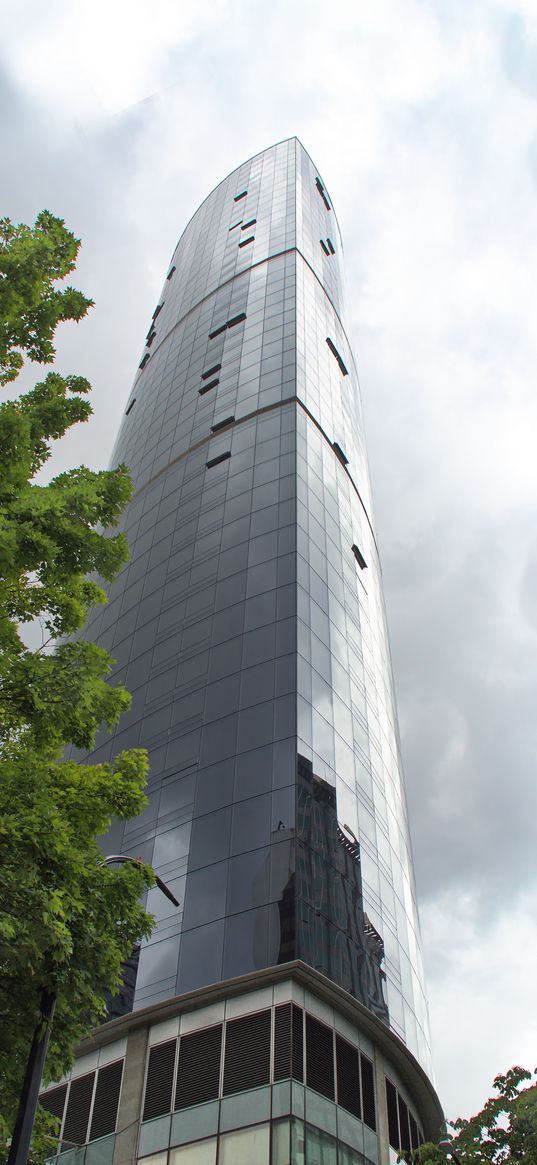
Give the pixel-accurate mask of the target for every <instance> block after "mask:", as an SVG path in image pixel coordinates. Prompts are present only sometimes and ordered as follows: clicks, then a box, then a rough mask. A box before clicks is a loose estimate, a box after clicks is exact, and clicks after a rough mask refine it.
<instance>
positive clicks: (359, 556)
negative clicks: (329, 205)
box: [352, 542, 367, 570]
mask: <svg viewBox="0 0 537 1165" xmlns="http://www.w3.org/2000/svg"><path fill="white" fill-rule="evenodd" d="M352 553H353V554H354V557H355V559H356V561H357V563H358V566H359V567H360V570H365V569H366V567H367V562H366V560H365V558H364V556H363V554H362V552H361V550H359V549H358V547H357V545H356V542H355V543H354V544H353V547H352Z"/></svg>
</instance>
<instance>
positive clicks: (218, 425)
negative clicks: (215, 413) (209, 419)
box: [211, 417, 235, 433]
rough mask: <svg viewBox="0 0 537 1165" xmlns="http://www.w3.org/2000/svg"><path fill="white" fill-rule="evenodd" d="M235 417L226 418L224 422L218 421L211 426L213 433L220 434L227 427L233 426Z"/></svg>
mask: <svg viewBox="0 0 537 1165" xmlns="http://www.w3.org/2000/svg"><path fill="white" fill-rule="evenodd" d="M234 420H235V417H224V420H223V421H217V422H216V424H215V425H211V433H218V432H219V431H220V429H224V428H225V427H226V425H232V424H233V422H234Z"/></svg>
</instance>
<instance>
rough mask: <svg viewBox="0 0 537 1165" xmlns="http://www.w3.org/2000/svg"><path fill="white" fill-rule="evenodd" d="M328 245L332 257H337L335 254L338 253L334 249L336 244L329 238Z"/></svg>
mask: <svg viewBox="0 0 537 1165" xmlns="http://www.w3.org/2000/svg"><path fill="white" fill-rule="evenodd" d="M326 243H327V246H328V250H329V251H330V254H331V255H335V253H336V252H335V248H334V244H333V242H332V239H328V238H327V240H326Z"/></svg>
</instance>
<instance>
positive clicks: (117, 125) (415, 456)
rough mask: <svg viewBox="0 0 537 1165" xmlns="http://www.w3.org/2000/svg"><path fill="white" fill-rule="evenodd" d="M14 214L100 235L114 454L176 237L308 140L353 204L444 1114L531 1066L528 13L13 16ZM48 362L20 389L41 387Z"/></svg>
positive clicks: (99, 332) (535, 929)
mask: <svg viewBox="0 0 537 1165" xmlns="http://www.w3.org/2000/svg"><path fill="white" fill-rule="evenodd" d="M1 7H2V9H3V11H2V40H1V43H0V135H1V137H0V141H1V156H2V160H3V165H2V170H3V173H2V176H1V177H0V192H1V202H0V213H1V214H6V215H9V216H10V217H11V218H13V219H15V220H17V221H24V222H30V221H33V220H34V219H35V216H36V215H37V214H38V212H39V211H40V210H41V209H42V208H43V207H47V208H48V209H49V210H51V211H53V212H54V213H55V214H58V215H60V216H61V217H63V218H65V220H66V222H67V224H68V225H69V227H70V228H71V229H72V230H73V231H74V232H75V234H76V235H77V236H79V237H81V238H82V239H83V246H82V249H81V253H80V261H79V264H78V268H77V273H76V278H75V279H74V282H75V285H76V286H79V287H81V288H82V289H83V290H84V291H85V292H86V293H87V294H89V295H91V297H92V298H93V299H94V300H95V308H94V309H93V311H92V312H91V315H90V316H89V317H88V319H87V320H85V321H84V322H83V323H82V324H80V325H78V326H77V325H74V324H68V325H64V326H63V330H62V332H61V334H60V336H59V344H58V360H57V367H58V369H59V371H62V372H77V373H80V374H83V375H85V376H87V377H88V378H89V379H90V380H91V381H92V384H93V407H94V410H95V415H94V417H93V419H92V421H91V422H90V423H89V425H87V426H85V427H83V428H80V429H79V430H77V431H76V432H73V433H71V434H70V435H69V436H68V437H66V438H65V439H64V440H63V441H62V442H61V445H59V446H58V448H57V451H56V453H55V457H54V461H53V463H52V471H53V472H60V471H61V470H62V469H65V468H68V467H70V466H73V465H76V464H79V463H80V462H82V461H83V462H84V463H85V464H88V465H90V466H91V467H92V468H99V467H102V466H105V465H106V464H107V460H108V457H109V455H110V452H111V447H112V443H113V439H114V435H115V432H116V430H117V427H118V425H119V421H120V418H121V416H122V413H123V411H124V408H125V403H126V399H127V396H128V393H129V388H130V384H131V382H132V379H133V377H134V372H135V369H136V367H137V364H138V361H139V359H140V353H141V349H142V343H143V338H144V336H145V333H146V331H147V324H148V320H149V319H150V317H151V314H152V311H153V309H154V305H155V303H156V302H157V297H158V295H159V292H160V289H161V287H162V282H163V277H164V273H165V270H166V267H167V264H168V262H169V259H170V256H171V254H172V251H173V249H174V247H175V244H176V242H177V239H178V237H179V235H180V233H181V232H182V230H183V228H184V226H185V225H186V223H187V221H188V219H189V218H190V216H191V215H192V213H193V212H194V210H195V209H196V208H197V206H198V205H199V203H200V202H201V201H202V199H203V198H204V197H205V196H206V195H207V194H208V193H209V191H210V190H211V189H212V188H213V187H214V186H215V185H216V184H217V183H218V182H219V181H220V180H221V179H222V178H223V177H225V175H226V174H228V173H229V172H230V171H231V170H232V169H233V168H234V167H235V166H237V165H239V164H240V163H241V162H242V161H244V160H246V159H247V158H248V157H250V156H251V155H252V154H254V153H256V152H258V151H259V150H262V149H265V148H266V147H268V146H269V145H272V144H273V143H274V142H276V141H278V140H280V139H282V138H286V137H289V136H291V135H294V134H296V135H297V136H298V137H299V138H300V139H301V141H302V142H303V144H304V146H305V147H306V149H307V150H308V151H309V153H310V154H311V155H312V157H313V158H314V160H315V163H316V165H317V166H318V167H319V171H320V173H321V174H322V176H323V180H324V181H325V183H326V185H327V188H328V190H329V191H330V194H331V197H332V199H333V201H334V205H335V208H336V211H337V215H338V219H339V223H340V226H341V230H342V235H343V241H344V246H345V267H346V277H347V284H348V288H347V296H348V317H349V321H350V331H351V338H352V341H353V347H354V352H355V356H356V361H357V365H358V368H359V371H360V378H361V386H362V395H363V401H364V409H365V416H366V424H367V435H368V448H369V458H370V467H371V476H372V481H373V495H374V501H375V514H376V522H377V529H378V535H379V543H380V551H381V557H382V562H383V569H384V582H385V594H386V603H387V609H388V622H389V627H390V635H391V646H392V654H393V663H394V671H395V680H396V688H397V694H398V705H399V717H400V725H401V734H402V744H403V756H404V762H405V770H406V777H407V790H408V800H409V807H410V816H411V824H412V835H413V845H414V857H415V867H416V878H417V885H418V897H419V901H420V913H421V923H422V932H423V941H424V950H425V961H426V971H427V981H428V991H429V1002H430V1013H431V1025H432V1036H433V1056H434V1062H435V1068H436V1085H437V1089H438V1092H439V1095H440V1098H441V1101H442V1103H443V1105H444V1108H445V1111H446V1114H447V1115H448V1116H450V1117H456V1116H458V1115H469V1114H470V1113H472V1112H474V1111H476V1109H477V1108H479V1107H480V1106H481V1104H482V1102H483V1100H484V1099H485V1098H486V1097H487V1096H488V1095H489V1094H490V1087H491V1084H492V1080H493V1077H494V1076H495V1075H496V1074H497V1073H498V1072H503V1071H505V1070H506V1069H507V1068H509V1067H510V1066H511V1065H512V1064H514V1063H521V1064H522V1065H524V1066H526V1067H528V1068H530V1069H533V1068H534V1067H535V1064H536V1062H537V1009H536V1008H535V994H536V992H535V981H536V970H537V868H536V866H537V861H536V857H537V847H536V822H537V777H536V770H537V764H536V759H537V757H536V754H537V523H536V520H535V519H536V498H537V456H536V453H535V444H536V437H535V435H536V432H537V394H536V392H535V378H536V369H537V329H536V327H535V317H536V311H535V298H536V292H537V221H536V219H537V213H536V200H537V0H331V2H330V3H329V4H326V3H325V2H323V0H271V2H270V4H269V3H268V2H267V0H263V2H261V0H209V2H207V0H152V3H151V4H150V5H149V4H147V3H141V2H140V0H128V2H127V0H106V3H105V2H104V0H70V2H67V0H48V3H47V4H46V5H43V4H42V3H41V0H19V2H18V4H17V5H16V6H15V5H9V4H8V3H6V2H5V0H4V4H3V5H2V6H1ZM34 371H35V370H33V369H30V370H27V372H26V373H25V374H24V376H23V377H21V378H20V381H19V382H18V383H19V384H20V386H21V387H24V385H25V384H31V383H33V381H34V380H35V375H34Z"/></svg>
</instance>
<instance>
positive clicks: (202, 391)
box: [198, 377, 220, 396]
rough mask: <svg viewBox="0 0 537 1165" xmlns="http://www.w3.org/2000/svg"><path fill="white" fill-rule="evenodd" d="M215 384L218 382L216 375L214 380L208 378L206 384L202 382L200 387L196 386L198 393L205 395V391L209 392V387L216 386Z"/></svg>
mask: <svg viewBox="0 0 537 1165" xmlns="http://www.w3.org/2000/svg"><path fill="white" fill-rule="evenodd" d="M217 384H220V381H219V379H218V377H216V380H210V381H209V383H208V384H202V386H201V388H198V393H199V395H200V396H205V393H206V392H210V391H211V388H216V386H217Z"/></svg>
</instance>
